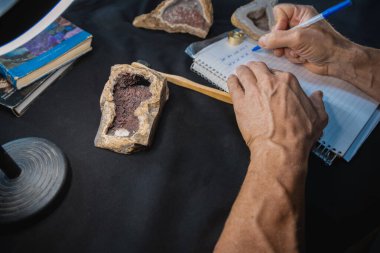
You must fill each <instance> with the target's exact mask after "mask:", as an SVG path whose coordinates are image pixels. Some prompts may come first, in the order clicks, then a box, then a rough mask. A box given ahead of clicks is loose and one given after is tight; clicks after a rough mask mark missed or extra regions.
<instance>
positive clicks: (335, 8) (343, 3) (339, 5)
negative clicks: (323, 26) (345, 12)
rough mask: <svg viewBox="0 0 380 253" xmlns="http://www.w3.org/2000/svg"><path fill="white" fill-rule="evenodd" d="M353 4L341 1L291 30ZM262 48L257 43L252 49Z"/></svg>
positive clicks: (305, 25)
mask: <svg viewBox="0 0 380 253" xmlns="http://www.w3.org/2000/svg"><path fill="white" fill-rule="evenodd" d="M351 5H352V2H351V0H346V1H343V2H341V3H340V4H337V5H335V6H333V7H331V8H329V9H327V10H325V11H324V12H322V13H321V14H318V15H317V16H315V17H313V18H311V19H309V20H307V21H305V22H303V23H301V24H299V25H297V26H295V27H293V28H292V29H290V30H293V29H297V28H300V27H308V26H311V25H312V24H315V23H317V22H319V21H321V20H323V19H326V18H328V17H329V16H330V15H331V14H333V13H335V12H337V11H339V10H341V9H343V8H345V7H348V6H351ZM260 49H261V47H260V46H259V45H257V46H256V47H254V48H253V49H252V51H253V52H256V51H258V50H260Z"/></svg>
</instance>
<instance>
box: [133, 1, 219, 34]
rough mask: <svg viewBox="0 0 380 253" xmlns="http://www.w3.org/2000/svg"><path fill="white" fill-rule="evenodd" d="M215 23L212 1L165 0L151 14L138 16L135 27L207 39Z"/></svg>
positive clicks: (134, 22)
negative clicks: (188, 34)
mask: <svg viewBox="0 0 380 253" xmlns="http://www.w3.org/2000/svg"><path fill="white" fill-rule="evenodd" d="M212 23H213V8H212V3H211V0H165V1H163V2H162V3H161V4H159V5H158V6H157V8H156V9H155V10H153V11H152V12H151V13H149V14H143V15H141V16H138V17H136V18H135V20H134V21H133V25H134V26H135V27H141V28H147V29H153V30H164V31H166V32H169V33H190V34H192V35H195V36H198V37H201V38H205V37H206V36H207V34H208V31H209V30H210V27H211V26H212Z"/></svg>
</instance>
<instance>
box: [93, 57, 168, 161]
mask: <svg viewBox="0 0 380 253" xmlns="http://www.w3.org/2000/svg"><path fill="white" fill-rule="evenodd" d="M168 98H169V89H168V87H167V83H166V78H164V77H163V76H162V75H160V74H159V73H157V72H155V71H154V70H151V69H148V68H140V67H135V66H131V65H126V64H124V65H115V66H113V67H112V68H111V75H110V77H109V80H108V82H107V83H106V85H105V86H104V89H103V93H102V95H101V98H100V109H101V111H102V118H101V122H100V126H99V129H98V133H97V134H96V137H95V146H96V147H99V148H105V149H110V150H112V151H115V152H118V153H122V154H130V153H132V152H135V151H139V150H141V149H143V148H145V147H148V146H149V145H150V144H151V141H152V136H153V134H154V130H155V127H156V125H157V121H158V119H159V116H160V113H161V111H162V109H163V106H164V104H165V102H166V101H167V100H168Z"/></svg>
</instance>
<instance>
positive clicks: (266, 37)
mask: <svg viewBox="0 0 380 253" xmlns="http://www.w3.org/2000/svg"><path fill="white" fill-rule="evenodd" d="M267 40H268V34H265V35H263V36H261V37H260V39H259V44H260V45H261V46H263V47H265V45H266V43H267Z"/></svg>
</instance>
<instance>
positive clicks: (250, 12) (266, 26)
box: [231, 0, 277, 40]
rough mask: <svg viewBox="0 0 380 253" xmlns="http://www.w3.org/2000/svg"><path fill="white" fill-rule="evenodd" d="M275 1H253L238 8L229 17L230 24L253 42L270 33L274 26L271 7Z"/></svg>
mask: <svg viewBox="0 0 380 253" xmlns="http://www.w3.org/2000/svg"><path fill="white" fill-rule="evenodd" d="M276 4H277V0H255V1H253V2H251V3H249V4H247V5H244V6H242V7H240V8H238V9H237V10H236V11H235V12H234V14H233V15H232V17H231V22H232V24H233V25H234V26H235V27H237V28H239V29H241V30H242V31H243V32H244V33H245V34H247V35H248V36H249V37H250V38H252V39H254V40H258V39H259V38H260V37H261V36H262V35H264V34H266V33H268V32H270V29H271V27H272V26H273V25H274V24H275V20H274V16H273V7H274V6H275V5H276Z"/></svg>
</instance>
